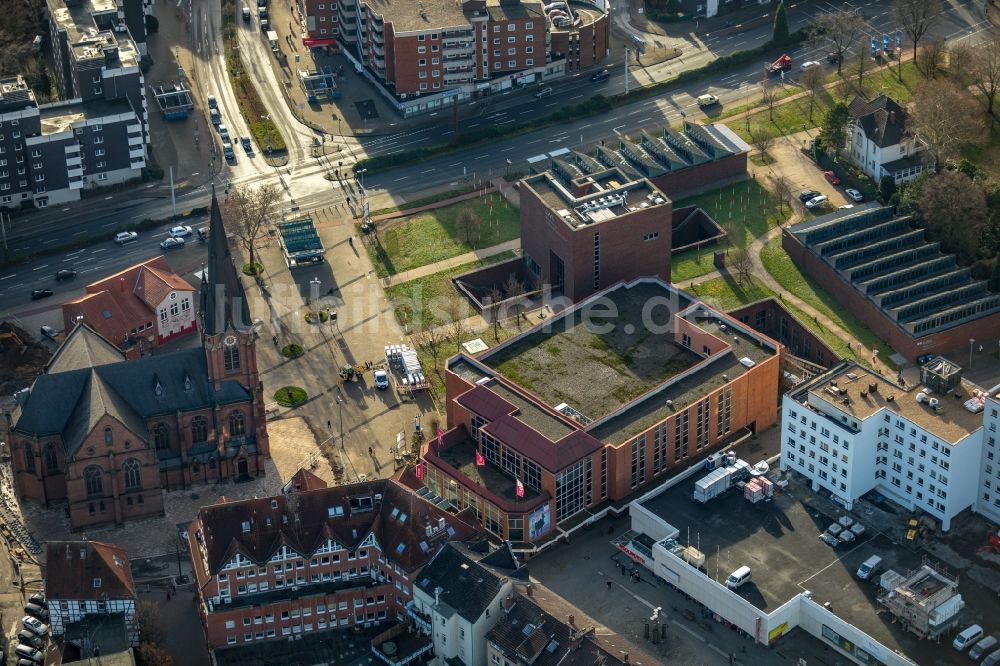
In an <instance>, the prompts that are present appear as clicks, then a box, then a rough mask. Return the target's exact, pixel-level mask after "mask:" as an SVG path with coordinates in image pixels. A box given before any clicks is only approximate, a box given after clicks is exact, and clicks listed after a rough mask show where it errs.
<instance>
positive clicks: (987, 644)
mask: <svg viewBox="0 0 1000 666" xmlns="http://www.w3.org/2000/svg"><path fill="white" fill-rule="evenodd" d="M998 643H1000V641H997V637H996V636H987V637H986V638H983V639H981V640H980V641H979V642H978V643H976V644H975V645H973V646H972V649H971V650H969V659H971V660H972V661H979V660H980V659H982V657H983V655H984V654H987V653H988V652H992V651H993V649H994V648H995V647H996V646H997V644H998Z"/></svg>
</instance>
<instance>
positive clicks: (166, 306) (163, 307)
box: [156, 291, 195, 337]
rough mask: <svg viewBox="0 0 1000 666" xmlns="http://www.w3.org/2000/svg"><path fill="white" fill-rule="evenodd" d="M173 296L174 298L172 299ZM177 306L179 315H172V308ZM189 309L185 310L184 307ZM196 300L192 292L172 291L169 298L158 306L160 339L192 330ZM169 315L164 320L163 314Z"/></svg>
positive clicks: (157, 317)
mask: <svg viewBox="0 0 1000 666" xmlns="http://www.w3.org/2000/svg"><path fill="white" fill-rule="evenodd" d="M171 296H173V298H171ZM174 303H176V304H177V314H176V315H172V314H170V307H171V305H173V304H174ZM185 304H186V305H187V309H186V310H185V309H184V305H185ZM194 311H195V308H194V299H193V297H192V292H190V291H172V292H170V293H169V294H167V297H166V298H164V299H163V301H162V302H161V303H160V304H159V305H157V306H156V327H157V333H158V334H159V335H160V337H167V336H169V335H173V334H174V333H178V332H180V331H181V330H183V329H186V328H190V326H191V324H193V323H194ZM164 312H166V313H167V318H166V319H165V320H164V319H162V316H163V315H162V313H164Z"/></svg>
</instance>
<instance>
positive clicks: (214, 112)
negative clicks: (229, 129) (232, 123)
mask: <svg viewBox="0 0 1000 666" xmlns="http://www.w3.org/2000/svg"><path fill="white" fill-rule="evenodd" d="M208 117H209V118H210V119H211V121H212V124H213V125H214V126H215V127H218V126H219V125H221V124H222V114H221V113H219V110H218V109H209V110H208Z"/></svg>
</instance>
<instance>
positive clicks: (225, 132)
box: [219, 125, 229, 141]
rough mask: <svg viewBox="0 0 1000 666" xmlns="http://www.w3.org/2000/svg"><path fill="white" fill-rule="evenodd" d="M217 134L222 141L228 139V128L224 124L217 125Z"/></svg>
mask: <svg viewBox="0 0 1000 666" xmlns="http://www.w3.org/2000/svg"><path fill="white" fill-rule="evenodd" d="M219 136H220V137H222V140H223V141H229V128H228V127H226V126H225V125H219Z"/></svg>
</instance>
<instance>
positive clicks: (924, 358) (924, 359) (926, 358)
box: [917, 354, 938, 365]
mask: <svg viewBox="0 0 1000 666" xmlns="http://www.w3.org/2000/svg"><path fill="white" fill-rule="evenodd" d="M937 356H938V355H937V354H921V355H920V356H918V357H917V365H923V364H924V363H929V362H930V361H933V360H934V359H936V358H937Z"/></svg>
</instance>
